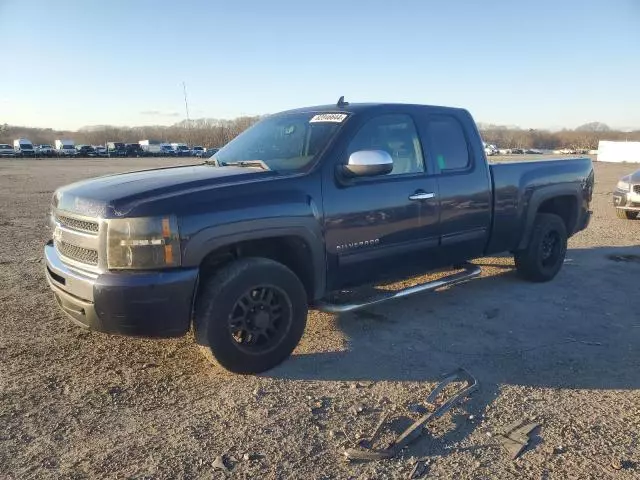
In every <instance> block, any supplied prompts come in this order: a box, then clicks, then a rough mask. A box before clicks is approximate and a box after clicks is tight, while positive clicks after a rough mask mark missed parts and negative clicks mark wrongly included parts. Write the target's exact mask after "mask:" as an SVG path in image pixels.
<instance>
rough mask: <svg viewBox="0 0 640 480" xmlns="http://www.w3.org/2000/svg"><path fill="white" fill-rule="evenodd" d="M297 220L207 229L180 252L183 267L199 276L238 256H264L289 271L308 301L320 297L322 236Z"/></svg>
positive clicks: (323, 270)
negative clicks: (197, 271) (295, 276)
mask: <svg viewBox="0 0 640 480" xmlns="http://www.w3.org/2000/svg"><path fill="white" fill-rule="evenodd" d="M300 220H301V219H299V218H298V219H296V220H295V221H296V225H293V224H292V223H293V222H287V221H285V220H284V219H264V220H259V221H256V220H252V221H248V222H240V223H237V224H233V225H226V226H217V227H210V228H206V229H204V230H202V231H201V232H199V233H198V234H197V235H194V236H193V237H192V238H190V239H189V240H188V241H187V243H186V245H185V248H184V249H183V264H185V265H187V266H194V267H195V266H197V267H199V268H200V270H201V276H203V275H207V274H208V272H210V271H214V270H215V268H216V267H217V266H219V265H222V264H226V263H227V261H230V260H233V259H236V258H242V257H250V256H253V257H264V258H270V259H272V260H275V261H278V262H279V263H282V264H283V265H285V266H287V267H288V268H289V269H290V270H292V271H293V272H294V273H295V274H296V275H297V276H298V277H299V278H300V281H301V282H302V283H303V285H304V287H305V290H306V291H307V296H308V300H310V301H312V300H316V299H318V298H321V297H322V296H324V292H325V288H326V267H325V266H326V261H325V249H324V241H323V238H322V235H321V234H320V232H319V231H317V230H318V227H317V225H318V224H317V223H316V222H314V224H315V227H314V225H300V224H301V223H304V222H301V221H300Z"/></svg>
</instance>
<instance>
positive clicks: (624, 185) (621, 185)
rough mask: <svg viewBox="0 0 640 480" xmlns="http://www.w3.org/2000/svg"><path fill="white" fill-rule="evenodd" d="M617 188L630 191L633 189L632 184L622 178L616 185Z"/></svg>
mask: <svg viewBox="0 0 640 480" xmlns="http://www.w3.org/2000/svg"><path fill="white" fill-rule="evenodd" d="M616 188H617V189H618V190H624V191H625V192H628V191H629V190H631V184H630V183H628V182H624V181H622V180H620V181H619V182H618V184H617V185H616Z"/></svg>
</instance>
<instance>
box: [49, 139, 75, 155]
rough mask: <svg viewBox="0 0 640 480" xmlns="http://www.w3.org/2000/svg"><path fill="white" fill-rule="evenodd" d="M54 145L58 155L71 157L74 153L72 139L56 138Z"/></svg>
mask: <svg viewBox="0 0 640 480" xmlns="http://www.w3.org/2000/svg"><path fill="white" fill-rule="evenodd" d="M54 146H55V149H54V150H55V154H56V155H57V156H58V157H73V156H75V154H76V144H75V142H74V141H73V140H56V141H55V143H54Z"/></svg>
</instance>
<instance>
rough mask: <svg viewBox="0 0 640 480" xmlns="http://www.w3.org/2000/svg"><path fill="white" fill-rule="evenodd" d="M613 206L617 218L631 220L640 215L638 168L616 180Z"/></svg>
mask: <svg viewBox="0 0 640 480" xmlns="http://www.w3.org/2000/svg"><path fill="white" fill-rule="evenodd" d="M613 206H614V207H615V208H616V215H617V216H618V218H623V219H625V220H633V219H636V218H639V217H640V170H636V171H635V172H633V173H630V174H629V175H625V176H624V177H622V178H621V179H620V180H619V181H618V184H617V185H616V189H615V191H614V192H613Z"/></svg>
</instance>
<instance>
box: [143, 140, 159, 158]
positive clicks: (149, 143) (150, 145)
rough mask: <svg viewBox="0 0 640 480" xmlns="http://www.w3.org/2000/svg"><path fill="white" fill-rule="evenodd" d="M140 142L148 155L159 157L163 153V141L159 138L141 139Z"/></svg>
mask: <svg viewBox="0 0 640 480" xmlns="http://www.w3.org/2000/svg"><path fill="white" fill-rule="evenodd" d="M138 143H139V144H140V147H142V150H144V151H145V152H146V154H147V155H151V156H154V157H158V156H160V155H161V154H162V145H163V143H162V142H160V141H158V140H140V141H139V142H138Z"/></svg>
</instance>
